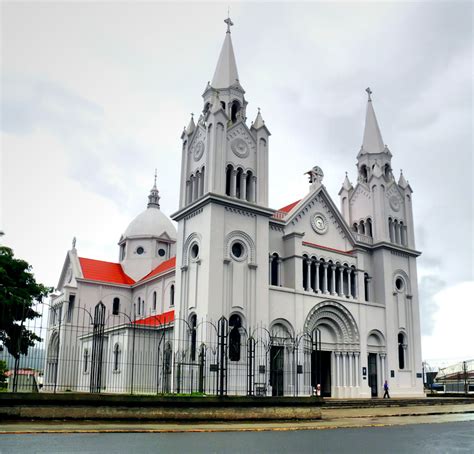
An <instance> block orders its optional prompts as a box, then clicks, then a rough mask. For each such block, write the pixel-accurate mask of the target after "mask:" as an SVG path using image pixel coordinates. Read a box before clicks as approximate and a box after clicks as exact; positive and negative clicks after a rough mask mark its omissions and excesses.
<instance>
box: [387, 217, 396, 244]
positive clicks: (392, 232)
mask: <svg viewBox="0 0 474 454" xmlns="http://www.w3.org/2000/svg"><path fill="white" fill-rule="evenodd" d="M393 229H394V227H393V221H392V218H388V233H389V237H390V242H392V243H393V241H394V238H395V234H394V230H393Z"/></svg>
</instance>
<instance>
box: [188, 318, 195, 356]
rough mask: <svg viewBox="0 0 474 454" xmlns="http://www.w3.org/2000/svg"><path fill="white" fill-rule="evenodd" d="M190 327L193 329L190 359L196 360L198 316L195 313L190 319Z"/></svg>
mask: <svg viewBox="0 0 474 454" xmlns="http://www.w3.org/2000/svg"><path fill="white" fill-rule="evenodd" d="M189 325H190V326H189V329H190V330H191V349H190V359H191V361H194V360H195V359H196V325H197V316H196V314H193V315H192V316H191V318H190V320H189Z"/></svg>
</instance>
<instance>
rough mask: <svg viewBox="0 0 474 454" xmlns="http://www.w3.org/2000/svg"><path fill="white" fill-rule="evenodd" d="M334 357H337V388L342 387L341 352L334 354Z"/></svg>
mask: <svg viewBox="0 0 474 454" xmlns="http://www.w3.org/2000/svg"><path fill="white" fill-rule="evenodd" d="M334 355H335V357H336V386H341V379H340V375H341V370H340V369H341V365H340V358H341V353H340V352H334Z"/></svg>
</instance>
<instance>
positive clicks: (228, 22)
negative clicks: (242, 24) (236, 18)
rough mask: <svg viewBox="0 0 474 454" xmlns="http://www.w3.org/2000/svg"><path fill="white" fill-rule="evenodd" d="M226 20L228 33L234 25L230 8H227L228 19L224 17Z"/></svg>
mask: <svg viewBox="0 0 474 454" xmlns="http://www.w3.org/2000/svg"><path fill="white" fill-rule="evenodd" d="M224 22H225V23H226V24H227V33H230V27H232V25H234V23H233V22H232V19H231V18H230V10H229V8H227V19H224Z"/></svg>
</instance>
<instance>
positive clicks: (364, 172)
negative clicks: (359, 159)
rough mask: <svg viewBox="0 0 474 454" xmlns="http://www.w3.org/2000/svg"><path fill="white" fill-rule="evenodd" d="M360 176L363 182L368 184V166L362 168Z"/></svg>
mask: <svg viewBox="0 0 474 454" xmlns="http://www.w3.org/2000/svg"><path fill="white" fill-rule="evenodd" d="M360 175H361V177H362V181H363V182H364V183H367V181H368V179H369V172H368V170H367V166H366V165H363V166H362V167H361V168H360Z"/></svg>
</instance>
